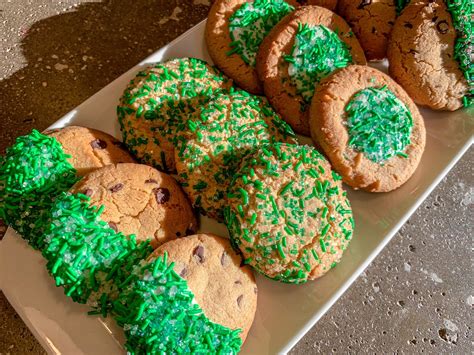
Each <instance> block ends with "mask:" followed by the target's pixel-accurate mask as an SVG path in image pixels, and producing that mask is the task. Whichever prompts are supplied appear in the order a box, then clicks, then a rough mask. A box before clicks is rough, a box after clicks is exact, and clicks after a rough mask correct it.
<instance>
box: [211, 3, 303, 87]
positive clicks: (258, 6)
mask: <svg viewBox="0 0 474 355" xmlns="http://www.w3.org/2000/svg"><path fill="white" fill-rule="evenodd" d="M290 3H292V4H293V5H296V3H293V1H284V0H252V1H247V0H217V1H215V2H214V4H213V5H212V7H211V10H210V11H209V15H208V18H207V23H206V34H205V36H206V44H207V49H208V51H209V54H210V56H211V58H212V60H213V61H214V63H215V64H216V65H217V66H218V67H219V69H221V70H222V71H223V72H224V73H225V74H227V75H228V76H229V77H231V78H232V79H233V80H234V81H235V83H236V84H237V85H238V86H240V87H241V88H242V89H244V90H246V91H248V92H251V93H253V94H261V93H262V86H261V84H260V82H259V80H258V77H257V72H256V71H255V58H256V54H257V51H258V48H259V46H260V43H261V42H262V40H263V38H264V37H265V36H266V35H267V33H268V32H269V31H270V30H271V29H272V28H273V26H275V25H276V24H277V23H278V22H279V21H280V20H281V19H282V18H283V17H285V16H286V15H287V14H289V13H290V12H291V11H293V10H294V7H293V6H292V5H290Z"/></svg>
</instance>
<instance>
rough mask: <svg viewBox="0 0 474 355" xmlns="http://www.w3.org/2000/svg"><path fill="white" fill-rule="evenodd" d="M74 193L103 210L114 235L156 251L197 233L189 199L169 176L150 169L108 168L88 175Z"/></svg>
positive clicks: (144, 166)
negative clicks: (133, 239) (146, 243)
mask: <svg viewBox="0 0 474 355" xmlns="http://www.w3.org/2000/svg"><path fill="white" fill-rule="evenodd" d="M71 192H73V193H82V194H84V195H86V196H89V197H90V201H89V203H90V205H92V206H97V207H100V206H104V207H105V208H104V212H103V214H102V215H101V218H102V220H104V221H105V222H107V223H109V225H110V227H111V228H112V229H114V230H115V231H119V232H122V233H123V234H125V235H129V234H135V235H136V237H137V240H139V241H143V240H151V245H152V246H153V247H157V246H159V245H161V244H163V243H165V242H167V241H169V240H171V239H175V238H177V237H183V236H185V235H187V234H190V233H193V232H195V231H196V230H197V221H196V218H195V216H194V213H193V210H192V208H191V205H190V203H189V201H188V199H187V198H186V195H185V194H184V193H183V191H182V190H181V188H180V186H179V185H178V183H177V182H176V181H175V180H174V179H173V178H172V177H171V176H169V175H166V174H165V173H162V172H159V171H157V170H155V169H153V168H152V167H150V166H147V165H141V164H116V165H109V166H106V167H104V168H102V169H99V170H96V171H94V172H92V173H90V174H88V175H86V176H85V177H84V178H83V179H82V180H81V181H79V182H78V183H77V184H75V185H74V186H73V187H72V189H71Z"/></svg>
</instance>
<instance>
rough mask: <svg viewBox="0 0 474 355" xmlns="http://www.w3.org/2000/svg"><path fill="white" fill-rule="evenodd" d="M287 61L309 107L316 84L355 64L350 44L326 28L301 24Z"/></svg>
mask: <svg viewBox="0 0 474 355" xmlns="http://www.w3.org/2000/svg"><path fill="white" fill-rule="evenodd" d="M284 58H285V60H286V61H287V62H289V66H288V74H289V76H290V80H291V82H292V83H293V85H295V86H296V92H297V93H298V94H300V95H301V96H302V97H303V99H304V101H305V102H306V103H309V102H310V101H311V99H312V97H313V94H314V90H315V85H316V84H317V83H319V82H320V81H321V80H322V79H324V78H325V77H327V76H328V75H329V74H331V73H332V72H333V71H334V70H336V69H338V68H344V67H346V66H348V65H349V64H351V63H352V56H351V52H350V48H349V47H348V46H347V44H346V43H344V42H343V41H342V40H341V39H340V38H339V36H338V34H337V33H335V32H334V31H332V30H330V29H329V28H327V27H326V26H323V25H317V26H309V25H307V24H304V25H301V24H299V26H298V32H297V33H296V36H295V43H294V45H293V48H292V49H291V52H290V54H289V55H286V56H285V57H284Z"/></svg>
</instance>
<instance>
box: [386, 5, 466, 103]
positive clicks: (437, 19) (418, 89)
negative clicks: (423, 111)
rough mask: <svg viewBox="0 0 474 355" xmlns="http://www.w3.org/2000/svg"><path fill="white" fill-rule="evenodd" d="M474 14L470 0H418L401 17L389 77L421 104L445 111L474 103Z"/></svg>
mask: <svg viewBox="0 0 474 355" xmlns="http://www.w3.org/2000/svg"><path fill="white" fill-rule="evenodd" d="M473 17H474V2H473V1H472V0H449V1H444V0H419V1H412V2H410V3H409V4H408V5H407V6H406V7H405V9H404V10H403V12H402V13H401V14H400V16H399V17H398V18H397V21H396V22H395V25H394V27H393V31H392V36H391V37H390V40H389V44H388V50H387V57H388V60H389V63H390V66H389V70H390V75H391V76H392V77H393V78H394V79H395V80H396V81H397V82H398V83H399V84H400V85H402V86H403V88H404V89H405V90H406V91H407V93H408V94H409V95H410V97H412V98H413V100H414V101H415V102H416V103H417V104H419V105H423V106H427V107H429V108H431V109H434V110H447V111H454V110H457V109H459V108H462V107H469V106H472V105H473V102H474V65H473V55H472V53H473V51H474V34H473V28H474V27H473Z"/></svg>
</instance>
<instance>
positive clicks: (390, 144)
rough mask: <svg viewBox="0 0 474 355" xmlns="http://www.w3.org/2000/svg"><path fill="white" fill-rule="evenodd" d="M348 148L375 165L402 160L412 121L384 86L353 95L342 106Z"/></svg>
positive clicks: (403, 107)
mask: <svg viewBox="0 0 474 355" xmlns="http://www.w3.org/2000/svg"><path fill="white" fill-rule="evenodd" d="M345 110H346V113H347V130H348V132H349V146H351V147H352V148H354V149H355V150H357V151H359V152H362V153H363V154H364V155H365V156H366V157H367V158H368V159H370V160H371V161H373V162H375V163H379V164H383V163H384V162H385V161H386V160H388V159H390V158H392V157H394V156H401V157H406V156H407V155H406V154H405V153H404V150H405V148H406V146H407V145H409V144H410V136H411V131H412V128H413V119H412V116H411V113H410V111H409V110H408V108H407V107H406V106H405V104H404V103H403V102H402V101H401V100H400V99H398V98H397V97H396V96H395V94H394V93H393V92H391V91H390V90H389V89H388V88H387V87H386V86H384V87H382V88H367V89H364V90H361V91H359V92H357V93H356V94H354V96H353V97H352V99H351V101H350V102H349V103H348V104H347V106H346V109H345Z"/></svg>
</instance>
